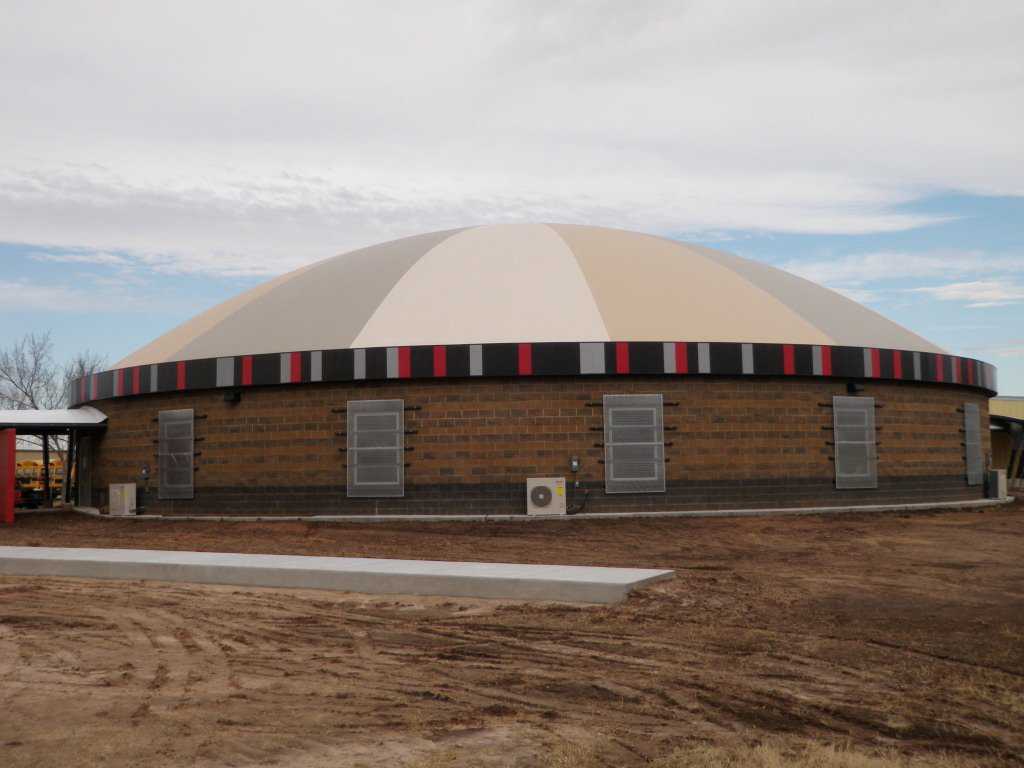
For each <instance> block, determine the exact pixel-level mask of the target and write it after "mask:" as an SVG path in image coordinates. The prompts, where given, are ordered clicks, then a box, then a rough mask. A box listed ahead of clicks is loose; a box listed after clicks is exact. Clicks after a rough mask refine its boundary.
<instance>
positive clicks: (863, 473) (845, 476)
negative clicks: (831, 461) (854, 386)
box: [832, 395, 878, 488]
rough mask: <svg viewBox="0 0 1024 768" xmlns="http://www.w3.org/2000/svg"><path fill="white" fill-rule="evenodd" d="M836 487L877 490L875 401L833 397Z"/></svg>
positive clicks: (870, 398)
mask: <svg viewBox="0 0 1024 768" xmlns="http://www.w3.org/2000/svg"><path fill="white" fill-rule="evenodd" d="M832 419H833V427H834V428H835V449H836V462H835V464H836V488H877V487H878V457H877V450H876V447H875V398H873V397H845V396H839V395H836V396H835V397H833V398H832Z"/></svg>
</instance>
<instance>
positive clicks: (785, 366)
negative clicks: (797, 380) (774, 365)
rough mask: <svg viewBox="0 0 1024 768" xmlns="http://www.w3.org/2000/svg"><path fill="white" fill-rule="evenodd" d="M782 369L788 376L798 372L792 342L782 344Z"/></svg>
mask: <svg viewBox="0 0 1024 768" xmlns="http://www.w3.org/2000/svg"><path fill="white" fill-rule="evenodd" d="M782 370H783V372H784V373H785V374H786V375H787V376H792V375H793V374H794V373H796V361H795V360H794V357H793V345H792V344H783V345H782Z"/></svg>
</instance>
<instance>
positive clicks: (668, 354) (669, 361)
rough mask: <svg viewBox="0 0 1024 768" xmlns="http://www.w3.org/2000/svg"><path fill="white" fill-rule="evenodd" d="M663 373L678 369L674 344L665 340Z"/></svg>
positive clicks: (673, 371)
mask: <svg viewBox="0 0 1024 768" xmlns="http://www.w3.org/2000/svg"><path fill="white" fill-rule="evenodd" d="M664 350H665V351H664V354H665V373H675V372H676V371H677V370H679V369H678V368H677V367H676V345H675V342H673V341H666V342H665V344H664Z"/></svg>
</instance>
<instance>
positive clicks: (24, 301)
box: [0, 280, 162, 314]
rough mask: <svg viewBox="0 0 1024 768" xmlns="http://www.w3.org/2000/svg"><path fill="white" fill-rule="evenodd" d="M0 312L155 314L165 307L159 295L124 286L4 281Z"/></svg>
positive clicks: (1, 285)
mask: <svg viewBox="0 0 1024 768" xmlns="http://www.w3.org/2000/svg"><path fill="white" fill-rule="evenodd" d="M0 295H2V296H3V297H4V301H3V304H2V305H0V312H26V311H39V312H45V313H47V314H51V313H54V312H151V311H153V310H155V309H158V308H160V307H161V306H162V304H161V299H160V297H158V296H149V295H141V294H137V293H133V292H129V291H127V290H124V289H123V287H122V286H116V285H115V286H106V287H96V286H94V285H82V286H81V287H72V286H67V285H51V284H45V283H40V282H37V281H31V280H0Z"/></svg>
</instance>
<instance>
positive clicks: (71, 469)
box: [64, 429, 78, 504]
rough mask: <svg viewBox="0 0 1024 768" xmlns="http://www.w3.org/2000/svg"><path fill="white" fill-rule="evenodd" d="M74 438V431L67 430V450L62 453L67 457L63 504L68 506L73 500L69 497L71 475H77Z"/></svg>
mask: <svg viewBox="0 0 1024 768" xmlns="http://www.w3.org/2000/svg"><path fill="white" fill-rule="evenodd" d="M75 437H76V435H75V430H73V429H69V430H68V447H67V450H66V451H65V452H64V455H65V456H66V457H67V461H66V462H65V466H64V503H65V504H70V503H71V501H72V498H73V497H72V495H71V475H72V474H75V475H77V473H76V472H75ZM77 480H78V478H77V477H75V481H76V482H77Z"/></svg>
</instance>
